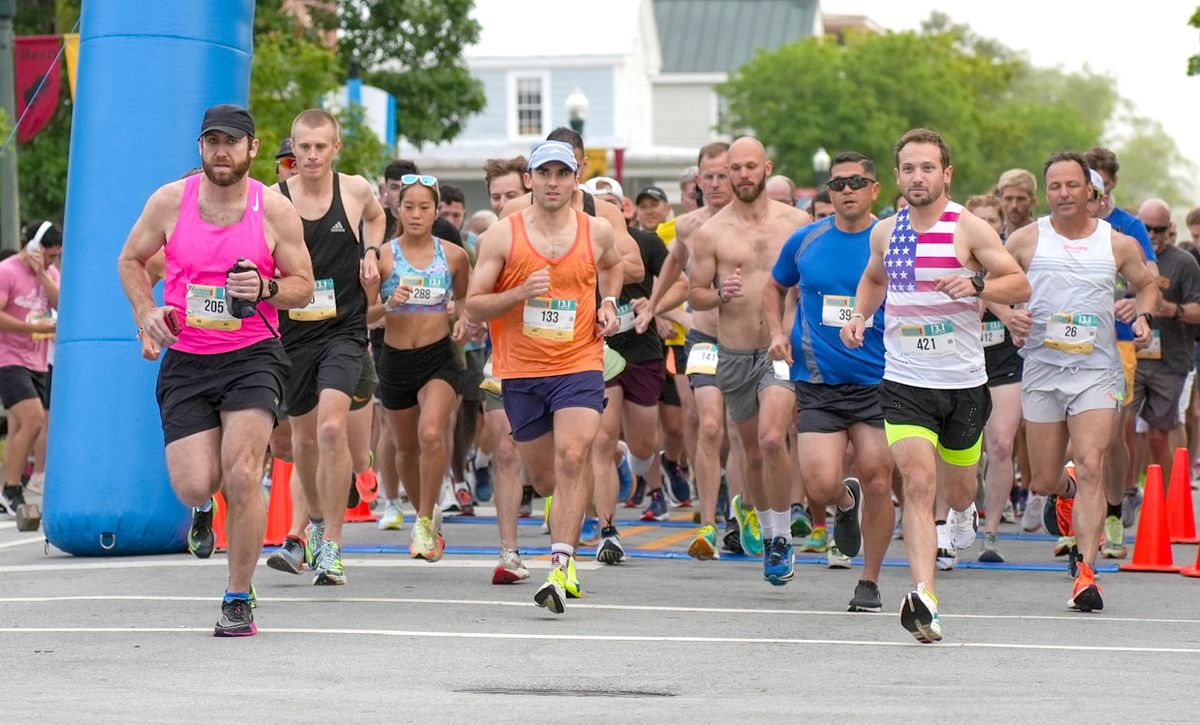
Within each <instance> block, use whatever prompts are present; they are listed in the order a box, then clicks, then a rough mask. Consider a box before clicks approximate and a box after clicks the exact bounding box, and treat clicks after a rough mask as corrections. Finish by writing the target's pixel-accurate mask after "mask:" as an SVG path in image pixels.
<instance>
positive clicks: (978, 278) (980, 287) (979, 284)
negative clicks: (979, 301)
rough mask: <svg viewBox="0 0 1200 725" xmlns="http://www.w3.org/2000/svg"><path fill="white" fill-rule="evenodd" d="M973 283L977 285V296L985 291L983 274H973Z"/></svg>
mask: <svg viewBox="0 0 1200 725" xmlns="http://www.w3.org/2000/svg"><path fill="white" fill-rule="evenodd" d="M971 285H972V286H974V287H975V296H976V297H978V296H979V294H980V293H981V292H983V275H982V274H977V275H974V276H972V277H971Z"/></svg>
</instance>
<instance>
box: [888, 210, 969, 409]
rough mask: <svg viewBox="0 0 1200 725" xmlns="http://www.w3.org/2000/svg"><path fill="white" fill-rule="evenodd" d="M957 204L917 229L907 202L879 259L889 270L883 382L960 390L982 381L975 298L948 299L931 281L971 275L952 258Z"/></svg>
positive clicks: (957, 214) (960, 212) (897, 216)
mask: <svg viewBox="0 0 1200 725" xmlns="http://www.w3.org/2000/svg"><path fill="white" fill-rule="evenodd" d="M962 210H963V207H962V205H961V204H957V203H955V202H950V203H949V204H947V205H946V208H945V210H944V211H942V215H941V216H940V217H938V220H937V222H935V223H934V225H933V226H932V227H930V228H929V229H927V230H926V231H923V232H922V231H917V230H916V229H914V228H913V227H912V224H911V223H910V220H909V209H908V208H907V207H906V208H904V209H901V210H900V211H899V212H897V214H896V226H895V227H894V228H893V229H892V234H891V237H890V238H889V239H888V248H887V252H886V253H885V254H884V257H883V266H884V270H885V271H886V272H887V276H888V290H887V299H886V301H885V303H884V319H885V324H884V332H883V341H884V348H885V357H884V361H885V367H884V373H883V377H884V379H885V380H891V381H893V382H897V383H902V384H904V385H912V386H914V387H919V388H934V389H941V390H959V389H964V388H975V387H978V386H980V385H983V384H984V383H986V382H987V370H986V367H985V364H984V356H983V342H982V341H981V340H980V339H979V298H978V297H974V296H972V297H964V298H962V299H957V300H956V299H952V298H951V297H950V296H949V295H947V294H946V293H944V292H940V291H938V289H937V284H936V282H935V281H934V280H936V279H937V278H939V277H945V276H947V275H960V276H963V277H973V276H974V275H975V273H974V272H973V271H971V270H969V269H967V268H966V267H963V266H962V264H961V263H960V262H959V261H958V255H957V254H956V253H955V251H954V231H955V229H957V228H958V218H959V215H960V214H962Z"/></svg>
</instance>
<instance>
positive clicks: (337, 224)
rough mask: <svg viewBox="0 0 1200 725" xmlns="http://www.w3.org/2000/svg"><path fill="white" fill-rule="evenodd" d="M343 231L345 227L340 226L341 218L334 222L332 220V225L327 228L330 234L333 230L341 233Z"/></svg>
mask: <svg viewBox="0 0 1200 725" xmlns="http://www.w3.org/2000/svg"><path fill="white" fill-rule="evenodd" d="M345 231H346V227H344V226H342V220H341V219H339V220H337V221H336V222H334V223H333V226H332V227H330V229H329V232H330V233H331V234H332V233H333V232H342V233H345Z"/></svg>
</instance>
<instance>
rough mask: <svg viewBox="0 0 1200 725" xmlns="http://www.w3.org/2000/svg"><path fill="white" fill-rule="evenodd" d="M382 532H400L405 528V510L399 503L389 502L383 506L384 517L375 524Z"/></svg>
mask: <svg viewBox="0 0 1200 725" xmlns="http://www.w3.org/2000/svg"><path fill="white" fill-rule="evenodd" d="M375 525H376V526H377V527H379V530H380V531H389V530H390V531H400V530H402V529H403V528H404V510H403V509H401V508H400V502H399V501H388V502H387V503H385V504H384V506H383V515H382V516H380V517H379V520H378V521H376V522H375Z"/></svg>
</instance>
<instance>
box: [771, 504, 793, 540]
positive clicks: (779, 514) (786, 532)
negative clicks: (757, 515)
mask: <svg viewBox="0 0 1200 725" xmlns="http://www.w3.org/2000/svg"><path fill="white" fill-rule="evenodd" d="M769 514H770V516H771V517H772V518H773V519H774V522H773V523H772V525H771V528H772V529H773V530H774V531H775V535H776V536H782V537H783V538H785V539H787V540H788V541H791V539H792V510H791V509H790V508H789V509H787V510H785V511H775V510H774V509H772V510H771V511H770V512H769Z"/></svg>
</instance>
